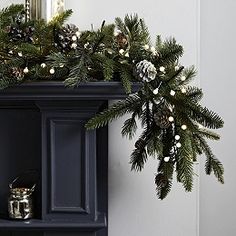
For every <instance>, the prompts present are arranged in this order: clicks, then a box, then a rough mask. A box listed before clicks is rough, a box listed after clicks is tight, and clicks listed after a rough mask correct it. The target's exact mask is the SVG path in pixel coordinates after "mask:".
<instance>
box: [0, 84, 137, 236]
mask: <svg viewBox="0 0 236 236" xmlns="http://www.w3.org/2000/svg"><path fill="white" fill-rule="evenodd" d="M137 88H138V85H134V86H133V89H134V91H136V90H137ZM125 97H126V95H125V93H124V90H123V88H122V86H121V85H120V83H118V82H91V83H85V84H81V85H80V86H78V87H77V88H74V89H69V88H65V87H64V85H63V83H62V82H33V83H25V84H22V85H19V86H16V87H13V88H9V89H6V90H3V91H1V92H0V173H1V174H0V235H1V236H107V235H108V233H107V232H108V230H107V229H108V225H107V222H108V209H107V205H108V198H107V162H108V157H107V149H108V139H107V127H105V128H102V129H99V130H92V131H87V130H86V129H85V128H84V125H85V123H86V122H87V120H88V119H90V118H91V117H93V116H94V115H95V114H96V113H97V112H98V111H101V110H102V109H104V108H106V107H107V102H108V100H110V99H122V98H125ZM29 169H34V170H37V171H38V173H39V176H40V178H39V181H38V183H37V189H36V192H35V194H34V202H35V217H34V219H32V220H28V221H13V220H9V219H8V217H7V197H8V192H9V188H8V184H9V183H10V182H11V181H12V180H13V179H14V177H16V176H17V175H19V174H20V173H23V172H25V171H26V170H29Z"/></svg>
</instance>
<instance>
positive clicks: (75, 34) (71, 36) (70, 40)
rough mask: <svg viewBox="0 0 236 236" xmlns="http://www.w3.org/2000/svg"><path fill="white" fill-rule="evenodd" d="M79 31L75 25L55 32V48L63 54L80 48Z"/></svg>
mask: <svg viewBox="0 0 236 236" xmlns="http://www.w3.org/2000/svg"><path fill="white" fill-rule="evenodd" d="M78 39H79V29H78V28H77V27H76V26H75V25H72V24H71V25H66V26H64V27H63V28H60V29H58V30H57V31H56V32H55V37H54V40H55V46H56V47H58V48H60V49H61V50H62V51H63V52H68V51H70V50H72V49H76V48H77V46H78Z"/></svg>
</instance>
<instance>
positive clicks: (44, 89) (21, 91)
mask: <svg viewBox="0 0 236 236" xmlns="http://www.w3.org/2000/svg"><path fill="white" fill-rule="evenodd" d="M139 87H140V84H139V83H134V84H133V85H132V92H136V91H137V90H138V88H139ZM125 97H127V94H126V93H125V91H124V88H123V87H122V85H121V83H120V82H87V83H81V84H80V85H78V87H75V88H67V87H65V85H64V83H63V82H62V81H46V82H44V81H39V82H28V83H24V84H21V85H18V86H15V87H11V88H7V89H5V90H2V91H0V101H6V100H35V101H36V100H48V99H50V100H75V99H76V100H110V99H122V98H125Z"/></svg>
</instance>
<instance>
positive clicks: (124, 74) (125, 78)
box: [120, 65, 133, 94]
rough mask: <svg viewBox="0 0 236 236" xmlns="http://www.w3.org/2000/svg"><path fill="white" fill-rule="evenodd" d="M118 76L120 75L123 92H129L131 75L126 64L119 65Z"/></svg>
mask: <svg viewBox="0 0 236 236" xmlns="http://www.w3.org/2000/svg"><path fill="white" fill-rule="evenodd" d="M120 77H121V82H122V84H123V87H124V89H125V92H126V93H127V94H130V93H131V90H132V89H131V85H132V80H133V76H132V73H131V72H130V69H129V67H128V66H126V65H123V66H121V67H120Z"/></svg>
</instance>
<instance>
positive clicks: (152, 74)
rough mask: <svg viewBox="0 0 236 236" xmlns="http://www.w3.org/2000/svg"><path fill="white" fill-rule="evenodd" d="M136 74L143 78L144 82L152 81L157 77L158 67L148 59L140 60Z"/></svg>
mask: <svg viewBox="0 0 236 236" xmlns="http://www.w3.org/2000/svg"><path fill="white" fill-rule="evenodd" d="M135 69H136V71H135V74H136V75H137V76H138V77H139V78H141V79H142V80H143V81H144V82H150V81H151V80H154V79H155V78H156V74H157V70H156V67H155V66H154V65H153V64H152V63H151V62H150V61H147V60H143V61H140V62H139V63H137V64H136V68H135Z"/></svg>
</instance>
